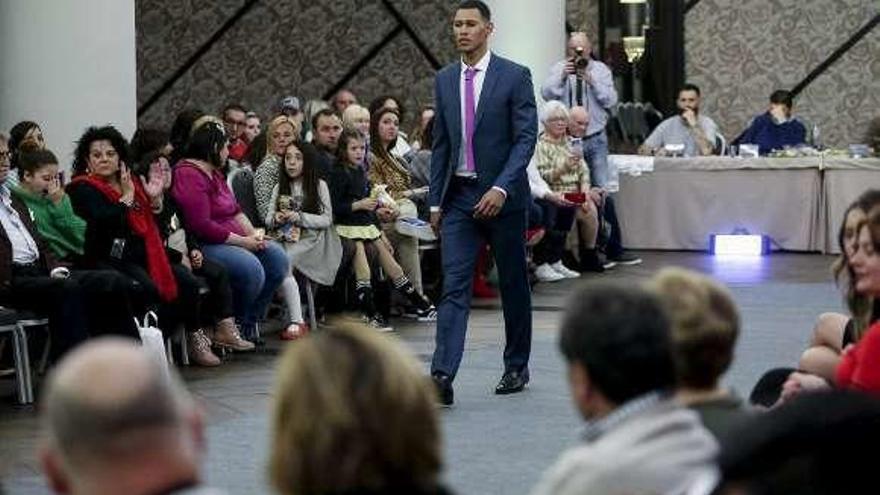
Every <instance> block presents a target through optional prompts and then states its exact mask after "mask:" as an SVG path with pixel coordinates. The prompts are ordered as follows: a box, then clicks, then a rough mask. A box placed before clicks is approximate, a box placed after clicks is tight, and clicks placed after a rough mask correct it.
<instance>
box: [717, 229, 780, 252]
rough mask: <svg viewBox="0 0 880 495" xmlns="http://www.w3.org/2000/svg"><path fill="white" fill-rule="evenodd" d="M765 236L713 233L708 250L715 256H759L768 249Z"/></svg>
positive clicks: (768, 245)
mask: <svg viewBox="0 0 880 495" xmlns="http://www.w3.org/2000/svg"><path fill="white" fill-rule="evenodd" d="M769 247H770V243H769V242H768V239H767V237H766V236H763V235H751V234H713V235H711V236H710V237H709V252H710V253H712V254H714V255H715V256H761V255H763V254H766V253H768V252H769V251H770V249H769Z"/></svg>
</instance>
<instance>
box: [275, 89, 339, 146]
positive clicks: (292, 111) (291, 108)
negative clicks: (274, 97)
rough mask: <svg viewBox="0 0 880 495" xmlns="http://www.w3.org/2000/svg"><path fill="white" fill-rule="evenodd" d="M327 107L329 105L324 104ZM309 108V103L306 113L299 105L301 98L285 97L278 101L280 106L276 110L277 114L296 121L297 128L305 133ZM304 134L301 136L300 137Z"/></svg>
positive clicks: (307, 103)
mask: <svg viewBox="0 0 880 495" xmlns="http://www.w3.org/2000/svg"><path fill="white" fill-rule="evenodd" d="M324 105H325V106H326V105H327V104H326V103H324ZM308 106H309V102H306V108H305V112H304V109H303V107H301V106H300V104H299V98H297V97H296V96H285V97H283V98H281V99H280V100H279V101H278V106H277V108H276V112H277V114H278V115H286V116H288V117H290V118H292V119H293V120H294V121H296V123H297V126H296V128H297V129H299V130H300V131H304V129H303V126H304V124H305V123H306V121H307V120H308V115H306V114H307V111H308ZM301 136H302V134H301V135H300V137H301Z"/></svg>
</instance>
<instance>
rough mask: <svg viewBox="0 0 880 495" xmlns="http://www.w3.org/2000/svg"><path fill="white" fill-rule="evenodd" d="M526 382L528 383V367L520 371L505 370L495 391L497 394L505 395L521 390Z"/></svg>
mask: <svg viewBox="0 0 880 495" xmlns="http://www.w3.org/2000/svg"><path fill="white" fill-rule="evenodd" d="M527 383H529V369H528V368H526V369H524V370H522V371H507V372H505V373H504V376H502V377H501V381H500V382H498V385H497V386H496V387H495V393H496V394H498V395H507V394H515V393H517V392H522V391H523V389H524V388H525V387H526V384H527Z"/></svg>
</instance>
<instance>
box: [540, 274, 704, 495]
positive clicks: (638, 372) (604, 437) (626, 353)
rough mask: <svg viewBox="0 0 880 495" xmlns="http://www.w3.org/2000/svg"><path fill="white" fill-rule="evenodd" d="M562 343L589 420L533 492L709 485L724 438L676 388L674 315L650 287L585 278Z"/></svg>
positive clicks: (666, 493) (690, 489) (657, 490)
mask: <svg viewBox="0 0 880 495" xmlns="http://www.w3.org/2000/svg"><path fill="white" fill-rule="evenodd" d="M559 346H560V348H561V350H562V354H563V356H565V360H566V362H567V363H568V377H569V383H570V386H571V393H572V396H573V399H574V403H575V404H576V406H577V408H578V409H579V411H580V413H581V414H582V415H583V416H584V418H585V419H586V420H587V425H586V428H585V430H584V434H583V438H584V443H583V444H582V445H580V446H577V447H574V448H572V449H570V450H569V451H568V452H566V453H564V454H563V455H562V456H561V457H560V458H559V460H558V461H557V462H556V464H555V465H554V466H553V467H551V468H550V469H549V470H548V471H547V472H546V473H545V475H544V478H543V480H542V481H541V482H540V484H539V485H538V487H537V488H536V489H535V490H534V491H533V494H534V495H575V494H583V493H589V494H609V495H610V494H624V493H626V494H629V493H652V494H658V495H674V494H675V495H677V494H683V493H688V494H697V493H700V494H707V493H710V492H711V490H712V488H713V487H714V485H715V483H716V482H717V476H718V473H717V469H716V468H715V464H714V463H715V456H716V455H717V453H718V445H717V443H716V441H715V440H714V439H713V438H712V436H711V435H710V434H709V432H708V431H706V430H705V429H704V428H703V426H702V425H701V424H700V420H699V417H698V416H697V415H696V413H694V412H693V411H689V410H687V409H683V408H681V407H680V406H678V405H677V404H676V403H675V401H674V400H672V398H671V397H670V393H671V392H672V389H673V388H674V387H675V364H674V362H673V360H672V352H671V351H672V348H671V342H670V335H669V323H668V320H667V318H666V316H665V315H664V313H663V310H662V308H661V307H660V303H659V301H657V300H656V298H655V297H654V296H652V295H651V294H649V293H648V292H647V291H645V290H643V289H639V288H633V287H624V286H620V285H612V284H608V283H605V284H600V283H592V284H587V285H585V286H584V287H583V288H582V289H580V290H578V291H577V292H576V294H574V297H572V298H571V299H570V302H569V305H568V310H567V311H566V314H565V316H564V318H563V322H562V327H561V333H560V337H559Z"/></svg>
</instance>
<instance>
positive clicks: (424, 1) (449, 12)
mask: <svg viewBox="0 0 880 495" xmlns="http://www.w3.org/2000/svg"><path fill="white" fill-rule="evenodd" d="M391 4H392V5H394V7H395V8H397V11H398V12H400V13H401V15H403V17H404V18H405V19H406V20H407V23H408V24H409V25H410V26H412V28H413V30H414V31H415V32H416V35H418V37H419V39H421V40H422V42H423V43H425V45H427V46H428V48H429V49H430V50H431V53H433V54H434V56H435V57H437V61H438V62H440V65H446V64H448V63H450V62H452V61H454V60H457V59H458V54H457V52H456V51H455V45H454V44H453V40H452V17H453V16H454V15H455V5H456V2H451V1H449V0H391Z"/></svg>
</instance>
